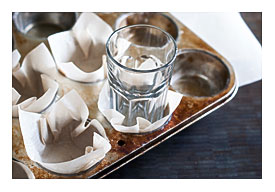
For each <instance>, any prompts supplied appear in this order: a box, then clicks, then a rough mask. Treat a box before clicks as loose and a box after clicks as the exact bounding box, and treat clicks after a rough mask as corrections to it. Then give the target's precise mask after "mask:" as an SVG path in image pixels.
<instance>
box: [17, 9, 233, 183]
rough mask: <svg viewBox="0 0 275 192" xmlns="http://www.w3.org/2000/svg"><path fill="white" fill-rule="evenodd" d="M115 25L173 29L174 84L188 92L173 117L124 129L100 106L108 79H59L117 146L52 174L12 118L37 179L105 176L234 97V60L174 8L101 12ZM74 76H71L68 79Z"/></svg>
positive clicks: (21, 153)
mask: <svg viewBox="0 0 275 192" xmlns="http://www.w3.org/2000/svg"><path fill="white" fill-rule="evenodd" d="M97 14H98V15H99V16H100V17H101V18H102V19H103V20H105V21H106V22H107V23H108V24H110V26H112V27H113V28H114V29H115V28H118V27H122V26H125V25H130V24H138V23H143V24H144V23H146V24H152V25H156V26H158V27H160V28H163V29H165V30H166V31H167V32H169V33H170V34H171V35H172V36H173V37H174V38H175V39H176V42H177V46H178V50H179V51H178V54H177V58H176V61H175V70H174V73H173V76H172V79H171V86H170V89H171V90H174V91H176V92H180V93H182V94H183V95H184V96H183V98H182V100H181V102H180V105H179V106H178V107H177V109H176V110H175V111H174V113H173V114H172V116H171V118H170V120H169V121H168V122H167V123H166V124H165V125H164V126H163V128H162V129H158V130H156V131H154V132H152V133H148V134H125V133H120V132H117V131H116V130H114V129H113V128H112V127H111V125H110V124H109V123H108V122H107V120H106V119H105V118H104V117H103V115H102V114H101V113H100V112H99V111H98V108H97V101H98V94H99V91H100V90H101V88H102V86H103V84H104V82H98V83H93V84H83V83H79V82H70V83H68V82H67V80H66V81H62V82H59V83H60V86H61V89H60V92H62V93H65V92H67V91H68V90H71V89H75V90H77V91H78V93H79V94H80V95H81V96H82V98H83V99H84V101H85V102H86V104H87V105H88V108H89V112H90V115H89V118H90V119H94V118H96V119H97V120H99V121H100V122H101V123H102V125H103V126H104V128H105V131H106V134H107V136H108V138H109V140H110V144H111V146H112V149H111V150H110V151H109V152H108V153H107V155H106V157H105V158H104V159H103V160H102V161H101V162H99V163H98V164H97V165H95V166H94V167H92V168H90V169H89V170H87V171H84V172H81V173H79V174H74V175H60V174H55V173H52V172H50V171H48V170H46V169H44V168H42V167H41V166H39V165H38V164H36V163H35V162H33V161H31V160H30V159H29V157H28V156H27V154H26V151H25V147H24V143H23V139H22V135H21V131H20V127H19V122H18V119H16V118H13V119H12V150H13V151H12V152H13V153H12V154H13V158H15V159H17V160H19V161H21V162H23V163H24V164H25V165H27V166H28V167H29V168H30V169H31V170H32V172H33V173H34V176H35V177H36V178H103V177H105V176H106V175H108V174H110V173H111V172H113V171H115V170H116V169H118V168H120V167H121V166H123V165H125V164H126V163H128V162H130V161H131V160H133V159H135V158H137V157H138V156H140V155H142V154H144V153H145V152H147V151H149V150H150V149H152V148H153V147H155V146H157V145H159V144H160V143H162V142H163V141H165V140H166V139H168V138H170V137H171V136H173V135H175V134H176V133H178V132H179V131H181V130H183V129H185V128H186V127H188V126H189V125H191V124H192V123H194V122H196V121H198V120H199V119H201V118H203V117H205V116H206V115H208V114H209V113H211V112H213V111H214V110H216V109H218V108H219V107H221V106H223V105H224V104H226V103H227V102H229V101H230V100H231V99H232V98H233V97H234V96H235V94H236V92H237V90H238V85H237V81H236V77H235V73H234V70H233V68H232V66H231V65H230V63H229V62H228V61H227V60H225V59H224V58H223V57H222V56H221V55H220V54H219V53H218V52H216V51H215V50H214V49H213V48H211V47H210V46H209V45H207V44H206V43H205V42H204V41H203V40H201V39H200V38H199V37H198V36H197V35H195V34H194V33H193V32H192V31H191V30H189V29H188V28H187V27H186V26H184V25H183V24H182V23H180V22H179V21H178V20H177V19H176V18H174V17H173V16H172V15H171V14H169V13H97ZM68 81H69V80H68Z"/></svg>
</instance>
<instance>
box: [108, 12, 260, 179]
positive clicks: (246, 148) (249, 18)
mask: <svg viewBox="0 0 275 192" xmlns="http://www.w3.org/2000/svg"><path fill="white" fill-rule="evenodd" d="M241 15H242V17H243V18H244V20H245V21H246V23H247V24H248V26H249V27H250V29H251V30H252V32H253V33H254V34H255V36H256V38H257V39H258V40H259V42H260V43H262V14H261V13H241ZM106 178H109V179H110V178H135V179H139V178H262V81H258V82H256V83H252V84H250V85H246V86H244V87H241V88H240V89H239V91H238V93H237V95H236V97H235V98H234V99H233V100H232V101H230V102H229V103H228V104H226V105H225V106H223V107H221V108H220V109H218V110H216V111H215V112H213V113H211V114H210V115H208V116H207V117H205V118H203V119H202V120H200V121H198V122H197V123H195V124H193V125H191V126H190V127H188V128H187V129H185V130H183V131H181V132H180V133H178V134H176V135H175V136H173V137H171V138H170V139H168V140H167V141H165V142H163V143H162V144H160V145H158V146H157V147H155V148H153V149H152V150H150V151H148V152H147V153H145V154H144V155H142V156H140V157H138V158H137V159H135V160H133V161H131V162H130V163H128V164H126V165H125V166H123V167H122V168H120V169H118V170H116V171H115V172H113V173H111V174H110V175H108V176H107V177H106Z"/></svg>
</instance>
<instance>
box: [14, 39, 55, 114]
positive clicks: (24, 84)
mask: <svg viewBox="0 0 275 192" xmlns="http://www.w3.org/2000/svg"><path fill="white" fill-rule="evenodd" d="M12 60H13V61H12V67H13V68H12V76H13V82H12V84H13V85H12V86H13V88H12V116H13V117H18V106H19V105H20V106H21V109H24V110H25V111H29V112H37V113H38V112H42V111H43V110H45V109H46V108H47V107H49V106H50V105H51V104H52V102H53V101H54V99H55V97H56V95H57V91H58V88H59V85H58V83H57V82H56V81H54V80H53V79H54V76H53V72H54V71H56V67H55V63H54V60H53V58H52V57H51V54H50V52H49V50H48V49H47V48H46V46H45V45H44V44H40V45H39V46H37V47H36V48H35V49H33V50H32V51H31V52H30V53H28V54H27V55H26V57H25V58H24V60H23V62H22V66H21V67H20V63H19V60H20V53H19V52H18V51H17V50H15V51H13V53H12ZM37 97H39V98H37ZM20 99H21V101H20Z"/></svg>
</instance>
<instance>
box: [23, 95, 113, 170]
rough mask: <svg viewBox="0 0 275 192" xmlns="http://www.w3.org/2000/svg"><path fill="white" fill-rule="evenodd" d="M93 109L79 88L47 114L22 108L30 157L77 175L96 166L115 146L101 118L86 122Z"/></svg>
mask: <svg viewBox="0 0 275 192" xmlns="http://www.w3.org/2000/svg"><path fill="white" fill-rule="evenodd" d="M88 115H89V111H88V107H87V106H86V104H85V102H84V101H83V100H82V98H81V97H80V96H79V95H78V93H77V92H76V91H75V90H72V91H70V92H69V93H67V94H66V95H65V96H64V97H62V98H61V99H60V100H59V101H58V102H57V103H55V104H54V105H53V106H52V107H51V111H49V112H47V113H45V114H38V113H32V112H27V111H24V110H21V109H19V122H20V127H21V132H22V135H23V140H24V144H25V148H26V151H27V154H28V156H29V157H30V159H31V160H33V161H35V162H37V163H39V164H40V165H42V166H43V167H45V168H46V169H48V170H50V171H53V172H56V173H60V174H74V173H78V172H81V171H84V170H87V169H88V168H90V167H92V166H93V165H95V164H96V163H97V162H99V161H100V160H101V159H103V158H104V157H105V154H106V153H107V152H108V151H109V150H110V149H111V145H110V143H109V140H108V138H107V136H106V133H105V130H104V128H103V127H102V125H101V124H100V123H99V122H98V121H97V120H95V119H94V120H92V121H91V122H89V123H88V124H87V125H85V122H86V120H87V119H88Z"/></svg>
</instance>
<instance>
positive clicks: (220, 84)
mask: <svg viewBox="0 0 275 192" xmlns="http://www.w3.org/2000/svg"><path fill="white" fill-rule="evenodd" d="M229 81H230V72H229V69H228V67H227V66H226V64H225V63H224V62H223V61H222V60H221V59H220V58H219V57H218V56H216V55H214V54H212V53H210V52H207V51H203V50H196V49H186V50H180V51H179V52H178V54H177V57H176V60H175V66H174V72H173V75H172V79H171V87H172V88H173V89H174V90H176V91H177V92H180V93H182V94H184V95H185V96H191V97H212V96H215V95H217V94H219V93H220V92H222V91H223V90H225V89H226V87H227V86H228V84H229Z"/></svg>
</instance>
